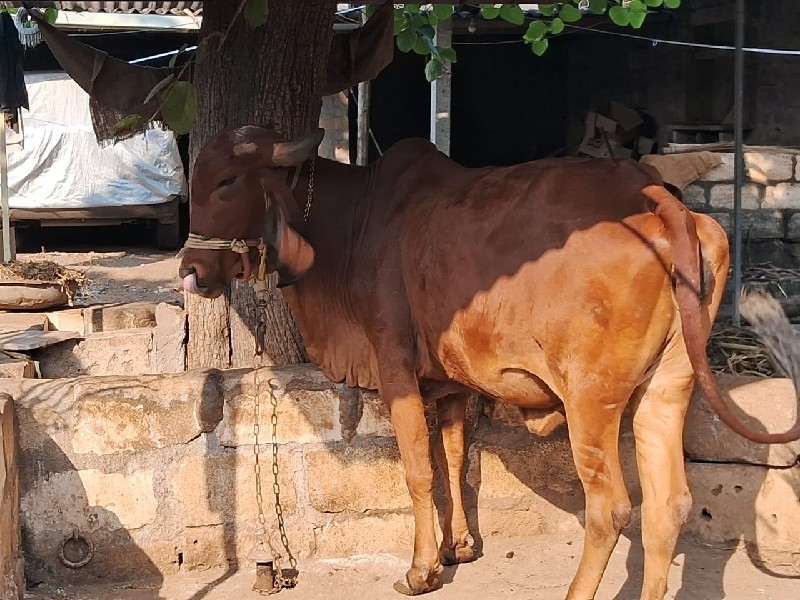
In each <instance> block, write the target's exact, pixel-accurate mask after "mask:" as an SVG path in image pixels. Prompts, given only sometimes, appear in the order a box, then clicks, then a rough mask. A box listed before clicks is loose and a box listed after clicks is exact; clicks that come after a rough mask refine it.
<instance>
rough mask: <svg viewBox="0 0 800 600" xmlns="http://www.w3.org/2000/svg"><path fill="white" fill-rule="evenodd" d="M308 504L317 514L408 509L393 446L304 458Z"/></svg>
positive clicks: (346, 449)
mask: <svg viewBox="0 0 800 600" xmlns="http://www.w3.org/2000/svg"><path fill="white" fill-rule="evenodd" d="M305 465H306V473H307V477H308V481H309V489H308V495H309V501H310V503H311V506H312V507H314V508H315V509H316V510H318V511H320V512H326V513H338V512H345V511H352V512H365V511H368V510H398V509H403V508H410V507H411V497H410V495H409V492H408V488H407V487H406V483H405V471H404V469H403V464H402V462H401V461H400V455H399V453H398V450H397V447H396V446H362V447H352V446H347V447H342V448H335V449H334V448H332V449H330V450H324V451H319V452H309V453H308V454H307V455H306V457H305Z"/></svg>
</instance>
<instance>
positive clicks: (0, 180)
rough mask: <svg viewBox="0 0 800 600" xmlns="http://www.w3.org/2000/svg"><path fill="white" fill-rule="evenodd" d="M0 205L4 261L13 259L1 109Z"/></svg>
mask: <svg viewBox="0 0 800 600" xmlns="http://www.w3.org/2000/svg"><path fill="white" fill-rule="evenodd" d="M0 116H2V121H3V122H2V123H0V205H2V212H3V262H9V261H11V220H10V215H9V210H8V160H7V157H6V113H5V112H3V111H0Z"/></svg>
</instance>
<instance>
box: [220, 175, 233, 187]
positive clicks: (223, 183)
mask: <svg viewBox="0 0 800 600" xmlns="http://www.w3.org/2000/svg"><path fill="white" fill-rule="evenodd" d="M235 181H236V177H231V178H229V179H224V180H222V181H220V182H219V184H218V185H217V189H219V188H223V187H228V186H229V185H233V184H234V182H235Z"/></svg>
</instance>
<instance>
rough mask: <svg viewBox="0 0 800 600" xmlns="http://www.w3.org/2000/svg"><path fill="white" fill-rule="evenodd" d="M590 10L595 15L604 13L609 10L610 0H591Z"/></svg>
mask: <svg viewBox="0 0 800 600" xmlns="http://www.w3.org/2000/svg"><path fill="white" fill-rule="evenodd" d="M589 10H590V11H592V13H593V14H595V15H602V14H604V13H605V12H606V10H608V0H589Z"/></svg>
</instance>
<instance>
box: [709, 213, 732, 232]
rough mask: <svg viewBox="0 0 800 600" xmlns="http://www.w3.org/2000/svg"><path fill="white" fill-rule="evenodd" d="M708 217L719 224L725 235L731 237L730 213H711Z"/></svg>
mask: <svg viewBox="0 0 800 600" xmlns="http://www.w3.org/2000/svg"><path fill="white" fill-rule="evenodd" d="M708 216H709V217H711V218H712V219H714V220H715V221H716V222H717V223H719V224H720V225H721V226H722V228H723V229H724V230H725V233H727V234H728V235H731V234H732V232H733V217H732V216H731V214H730V213H720V212H713V213H708Z"/></svg>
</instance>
